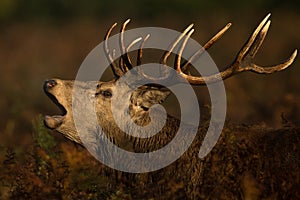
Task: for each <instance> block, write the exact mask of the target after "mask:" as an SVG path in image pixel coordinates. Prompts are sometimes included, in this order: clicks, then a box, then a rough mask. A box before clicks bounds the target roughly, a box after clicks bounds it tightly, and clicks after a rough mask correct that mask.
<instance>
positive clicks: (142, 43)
mask: <svg viewBox="0 0 300 200" xmlns="http://www.w3.org/2000/svg"><path fill="white" fill-rule="evenodd" d="M149 37H150V34H148V35H146V37H145V38H144V39H143V41H142V42H141V45H140V48H139V49H138V54H137V59H136V65H137V66H139V65H141V64H142V58H143V48H144V44H145V42H146V41H147V40H148V38H149Z"/></svg>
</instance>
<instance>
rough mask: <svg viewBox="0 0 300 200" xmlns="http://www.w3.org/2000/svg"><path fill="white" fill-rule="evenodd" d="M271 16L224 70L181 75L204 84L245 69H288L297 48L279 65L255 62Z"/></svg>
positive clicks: (273, 70)
mask: <svg viewBox="0 0 300 200" xmlns="http://www.w3.org/2000/svg"><path fill="white" fill-rule="evenodd" d="M269 17H270V14H268V15H267V16H266V17H265V18H264V19H263V20H262V21H261V23H260V24H259V25H258V26H257V28H256V29H255V30H254V32H253V33H252V35H251V37H250V38H249V39H248V41H247V42H246V44H245V45H244V46H243V47H242V49H241V50H240V52H239V53H238V55H237V56H236V59H235V61H234V62H233V63H232V64H231V65H230V66H229V67H228V68H227V69H225V70H224V71H222V72H220V73H218V74H213V75H210V76H206V77H195V76H190V75H186V74H184V73H181V74H180V75H181V76H182V77H183V78H185V79H186V80H188V81H189V82H190V83H191V84H195V85H203V84H207V83H213V82H217V81H219V80H224V79H226V78H229V77H230V76H232V75H234V74H237V73H241V72H243V71H252V72H255V73H259V74H270V73H274V72H277V71H282V70H284V69H286V68H287V67H289V66H290V65H291V64H292V63H293V61H294V60H295V58H296V56H297V49H296V50H295V51H294V52H293V54H292V55H291V56H290V58H289V59H287V60H286V61H285V62H283V63H281V64H279V65H274V66H271V67H261V66H258V65H256V64H255V63H253V60H254V56H255V55H256V53H257V51H258V49H259V48H260V46H261V45H262V43H263V41H264V39H265V36H266V34H267V31H268V29H269V26H270V23H271V21H270V20H268V19H269Z"/></svg>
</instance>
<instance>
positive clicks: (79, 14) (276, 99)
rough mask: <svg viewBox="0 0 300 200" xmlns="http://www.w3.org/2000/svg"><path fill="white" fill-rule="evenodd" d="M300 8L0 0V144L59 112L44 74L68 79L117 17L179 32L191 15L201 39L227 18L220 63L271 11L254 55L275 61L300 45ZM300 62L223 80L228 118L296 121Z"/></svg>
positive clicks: (292, 4)
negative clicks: (266, 30) (45, 89)
mask: <svg viewBox="0 0 300 200" xmlns="http://www.w3.org/2000/svg"><path fill="white" fill-rule="evenodd" d="M299 11H300V2H299V1H296V0H294V1H292V0H290V1H279V0H264V1H261V0H253V1H251V2H250V1H238V0H229V1H218V2H217V1H199V0H173V1H166V0H144V1H138V0H127V1H123V0H111V1H99V0H91V1H66V0H39V1H38V0H1V1H0V64H1V65H0V67H1V75H0V77H1V84H0V91H1V98H0V110H1V112H0V121H1V124H0V141H1V142H0V146H1V149H3V148H4V147H6V146H22V145H24V146H26V145H29V144H30V143H31V133H32V120H33V119H35V118H36V116H38V115H39V114H55V113H58V112H59V110H58V108H56V106H55V105H54V104H53V103H52V102H51V101H49V99H48V97H46V95H44V93H43V91H42V85H43V81H44V80H45V79H47V78H51V77H58V78H64V79H74V77H75V76H76V73H77V69H78V68H79V66H80V64H81V62H82V61H83V59H84V58H85V56H86V55H87V54H88V53H89V51H90V50H92V49H93V48H94V47H95V46H96V45H97V44H99V43H100V42H101V41H102V38H103V36H104V34H105V32H106V30H107V29H108V28H109V26H110V25H111V24H112V23H113V22H115V21H116V22H123V21H124V20H125V19H127V18H131V19H132V22H131V24H130V26H129V28H136V27H145V26H159V27H165V28H170V29H175V30H178V31H181V30H182V29H183V28H184V27H185V26H186V25H188V24H189V23H192V22H193V23H195V27H196V32H195V34H194V35H193V38H194V39H196V40H198V41H199V42H200V44H204V42H205V41H207V40H208V39H209V38H210V37H211V36H212V35H213V34H214V33H216V31H218V30H219V29H220V28H221V27H223V26H224V25H225V24H226V23H228V22H232V23H233V26H232V27H231V30H229V31H228V33H226V35H225V36H224V37H223V38H222V39H221V40H220V41H218V43H217V44H216V45H215V46H214V47H213V48H211V50H210V51H209V52H210V54H211V56H212V57H213V58H214V60H215V62H216V63H217V65H218V66H220V69H222V68H223V67H224V66H226V65H228V64H229V63H230V62H231V61H232V60H233V58H234V56H235V55H236V53H237V52H238V50H239V49H240V48H241V46H242V45H243V44H244V42H245V41H246V40H247V38H248V36H249V35H250V34H251V32H252V31H253V29H254V28H255V27H256V26H257V24H258V23H259V22H260V20H262V18H263V17H264V16H265V15H266V14H267V13H269V12H271V13H272V17H271V19H272V25H271V28H270V30H269V34H268V36H267V39H266V41H265V43H264V45H263V46H262V48H261V51H260V52H259V55H258V56H257V59H256V62H257V63H259V64H262V65H268V64H277V63H279V62H281V61H283V60H285V59H286V58H288V57H289V56H290V54H291V53H292V52H293V50H294V49H295V48H298V49H299V47H300V12H299ZM299 63H300V61H299V56H298V58H297V59H296V62H295V63H294V64H293V65H292V66H291V67H290V68H289V69H287V70H285V71H283V72H280V73H276V74H274V75H270V76H264V75H257V74H253V73H244V74H241V75H238V76H236V77H233V78H231V79H229V80H226V81H225V86H226V90H227V99H228V113H227V119H228V120H230V121H231V122H233V123H236V124H241V123H245V124H257V123H260V124H261V123H265V124H266V125H268V126H271V127H280V126H281V122H282V114H283V116H284V118H285V119H286V120H288V121H290V122H291V123H293V124H298V125H299V124H300V117H299V116H300V110H299V109H300V94H299V92H300V79H299V74H300V66H299ZM198 90H200V91H199V93H200V94H201V88H199V89H198ZM207 98H208V97H203V99H204V100H200V101H203V102H205V99H207Z"/></svg>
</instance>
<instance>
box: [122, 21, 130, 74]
mask: <svg viewBox="0 0 300 200" xmlns="http://www.w3.org/2000/svg"><path fill="white" fill-rule="evenodd" d="M129 22H130V19H127V20H126V21H125V22H124V23H123V25H122V28H121V31H120V46H121V60H120V62H124V63H122V64H123V65H122V67H123V70H124V71H125V72H127V71H128V70H129V69H132V64H131V61H130V58H129V56H128V53H127V51H126V47H125V44H124V31H125V29H126V26H127V24H128V23H129Z"/></svg>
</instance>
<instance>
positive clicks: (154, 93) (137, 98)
mask: <svg viewBox="0 0 300 200" xmlns="http://www.w3.org/2000/svg"><path fill="white" fill-rule="evenodd" d="M170 93H171V92H170V91H169V90H167V89H165V88H164V89H158V88H153V87H147V86H146V88H145V86H144V87H143V88H138V89H137V90H135V91H134V92H133V94H132V96H131V99H130V101H131V104H132V106H133V107H135V108H140V109H143V110H148V109H149V108H150V107H151V106H152V105H154V104H161V103H162V102H164V100H165V99H166V98H167V97H168V96H169V95H170Z"/></svg>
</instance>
